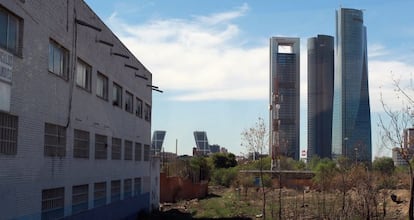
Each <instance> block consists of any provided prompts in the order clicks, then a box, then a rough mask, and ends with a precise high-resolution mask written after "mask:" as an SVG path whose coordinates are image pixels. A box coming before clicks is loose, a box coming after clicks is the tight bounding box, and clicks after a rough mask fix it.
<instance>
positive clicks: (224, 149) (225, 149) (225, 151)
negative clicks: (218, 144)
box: [220, 147, 229, 153]
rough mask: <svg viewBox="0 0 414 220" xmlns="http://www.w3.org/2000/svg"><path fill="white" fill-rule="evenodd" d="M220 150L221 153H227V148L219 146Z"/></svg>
mask: <svg viewBox="0 0 414 220" xmlns="http://www.w3.org/2000/svg"><path fill="white" fill-rule="evenodd" d="M220 152H221V153H228V152H229V151H228V150H227V148H225V147H222V148H220Z"/></svg>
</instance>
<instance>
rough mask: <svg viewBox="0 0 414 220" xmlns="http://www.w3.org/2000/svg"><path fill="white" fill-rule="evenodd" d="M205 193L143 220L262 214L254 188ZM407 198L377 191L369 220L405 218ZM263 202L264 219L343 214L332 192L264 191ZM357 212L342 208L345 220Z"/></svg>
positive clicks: (397, 192)
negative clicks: (375, 203) (393, 197)
mask: <svg viewBox="0 0 414 220" xmlns="http://www.w3.org/2000/svg"><path fill="white" fill-rule="evenodd" d="M209 190H210V195H209V197H207V198H204V199H200V200H197V199H194V200H190V201H179V202H177V203H172V204H163V205H162V207H161V209H162V211H161V212H158V213H154V214H153V215H152V216H148V218H147V219H256V218H257V217H260V215H261V214H262V211H261V210H262V204H263V203H262V201H263V200H262V196H263V194H262V192H261V191H260V190H259V189H257V188H249V189H248V190H247V192H246V191H245V190H243V189H242V190H239V189H235V188H223V187H210V189H209ZM392 194H393V195H395V196H397V200H398V201H399V204H397V203H396V202H394V201H392V200H391V195H392ZM408 195H409V193H408V190H403V189H400V190H383V191H381V192H380V195H378V196H377V197H378V204H377V206H376V207H374V208H372V209H371V210H370V211H371V212H372V216H373V217H372V218H371V219H407V216H408V203H409V200H408V199H409V197H408ZM279 196H281V198H282V200H281V203H280V200H279ZM353 196H354V195H353V192H352V191H350V192H349V193H348V194H347V197H346V198H347V200H350V199H351V198H352V197H353ZM324 198H325V199H324ZM266 201H267V202H266V219H279V215H280V216H282V218H283V219H324V218H325V219H328V218H330V219H336V218H339V217H340V216H342V214H341V213H343V211H342V197H340V196H339V195H338V193H336V192H331V193H325V194H323V193H322V192H317V191H314V190H311V191H306V190H305V191H302V190H292V189H282V191H281V192H280V191H279V189H270V188H269V189H266ZM348 202H349V201H348ZM356 202H358V201H356ZM280 204H281V206H280ZM280 207H282V209H280ZM353 208H355V206H353ZM361 210H364V207H361ZM361 210H358V209H355V210H351V209H350V207H345V212H346V213H347V214H346V215H347V218H349V219H360V218H359V216H358V213H359V212H361ZM143 219H145V218H143Z"/></svg>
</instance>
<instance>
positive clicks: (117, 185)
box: [111, 180, 121, 202]
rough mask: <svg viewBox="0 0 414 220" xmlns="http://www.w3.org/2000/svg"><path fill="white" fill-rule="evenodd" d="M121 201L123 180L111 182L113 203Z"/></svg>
mask: <svg viewBox="0 0 414 220" xmlns="http://www.w3.org/2000/svg"><path fill="white" fill-rule="evenodd" d="M120 199H121V180H112V181H111V202H115V201H118V200H120Z"/></svg>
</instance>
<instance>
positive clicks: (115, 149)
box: [112, 138, 122, 160]
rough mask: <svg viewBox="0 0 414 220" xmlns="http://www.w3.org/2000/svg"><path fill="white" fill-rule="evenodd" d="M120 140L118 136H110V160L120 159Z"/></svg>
mask: <svg viewBox="0 0 414 220" xmlns="http://www.w3.org/2000/svg"><path fill="white" fill-rule="evenodd" d="M121 145H122V141H121V139H119V138H112V160H120V159H121V149H122V146H121Z"/></svg>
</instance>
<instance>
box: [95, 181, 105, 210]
mask: <svg viewBox="0 0 414 220" xmlns="http://www.w3.org/2000/svg"><path fill="white" fill-rule="evenodd" d="M106 186H107V184H106V182H96V183H94V185H93V207H94V208H96V207H99V206H104V205H106V202H107V199H106V198H107V195H106V189H107V187H106Z"/></svg>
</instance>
